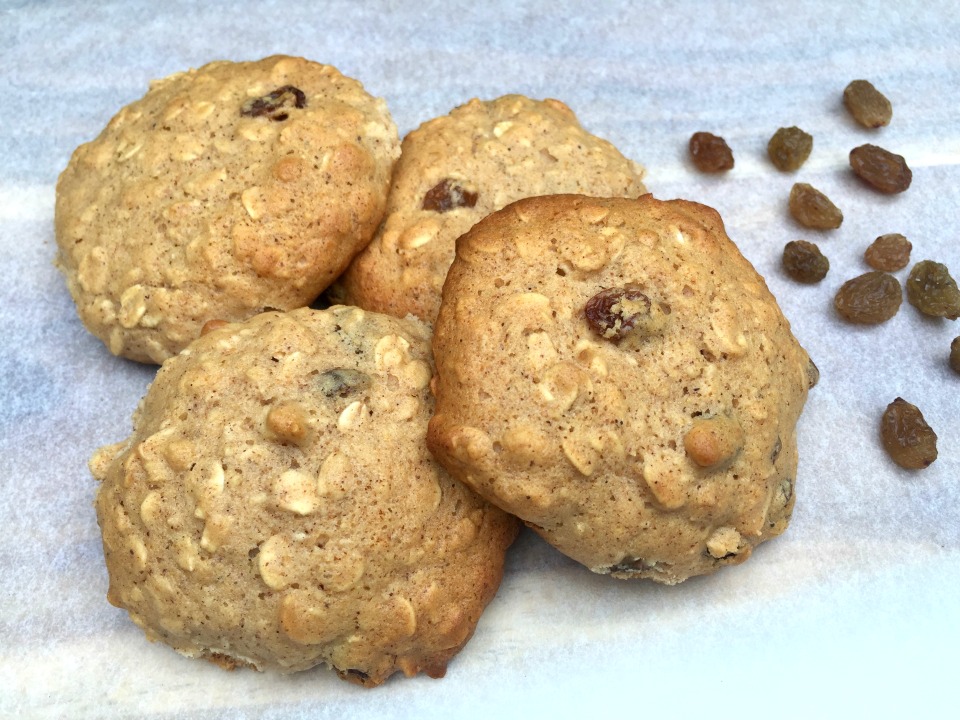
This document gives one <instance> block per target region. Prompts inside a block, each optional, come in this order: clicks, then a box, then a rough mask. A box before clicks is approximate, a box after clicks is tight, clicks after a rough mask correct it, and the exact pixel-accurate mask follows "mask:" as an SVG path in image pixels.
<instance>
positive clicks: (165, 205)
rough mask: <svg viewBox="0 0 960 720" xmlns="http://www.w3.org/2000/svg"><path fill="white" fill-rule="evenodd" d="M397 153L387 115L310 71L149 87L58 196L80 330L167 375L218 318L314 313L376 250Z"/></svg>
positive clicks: (264, 71) (212, 74)
mask: <svg viewBox="0 0 960 720" xmlns="http://www.w3.org/2000/svg"><path fill="white" fill-rule="evenodd" d="M398 154H399V140H398V137H397V131H396V127H395V126H394V124H393V120H392V119H391V118H390V114H389V113H388V112H387V108H386V104H385V103H384V101H383V100H381V99H377V98H374V97H372V96H370V95H369V94H368V93H367V92H366V91H365V90H364V89H363V86H362V85H361V84H360V83H359V82H357V81H356V80H352V79H350V78H347V77H344V76H343V75H341V74H340V73H339V72H338V71H337V70H336V69H335V68H333V67H330V66H328V65H320V64H318V63H315V62H311V61H309V60H304V59H302V58H293V57H285V56H274V57H269V58H266V59H264V60H260V61H258V62H243V63H231V62H216V63H211V64H209V65H206V66H204V67H202V68H200V69H198V70H191V71H189V72H186V73H180V74H177V75H172V76H171V77H168V78H166V79H164V80H160V81H157V82H155V83H153V84H152V85H151V87H150V90H149V92H148V93H147V94H146V95H145V96H144V97H143V98H142V99H140V100H138V101H136V102H134V103H132V104H130V105H128V106H127V107H125V108H123V109H122V110H121V111H120V112H119V113H118V114H117V115H116V116H115V117H114V118H113V119H112V120H111V121H110V123H109V124H108V125H107V127H106V129H104V131H103V132H102V133H101V134H100V136H99V137H97V138H96V139H95V140H93V141H92V142H89V143H86V144H84V145H81V146H80V147H79V148H78V149H77V150H76V152H75V153H74V154H73V157H72V158H71V160H70V163H69V164H68V165H67V168H66V169H65V170H64V172H63V173H62V175H61V176H60V180H59V182H58V184H57V203H56V237H57V243H58V245H59V253H58V255H57V260H56V263H57V266H58V267H59V268H60V270H61V271H62V272H63V273H64V275H65V276H66V280H67V285H68V287H69V289H70V293H71V294H72V295H73V298H74V300H75V302H76V304H77V309H78V312H79V314H80V318H81V320H82V321H83V323H84V325H86V326H87V328H88V329H89V330H90V331H91V332H92V333H94V334H95V335H96V336H97V337H99V338H100V339H101V340H103V341H104V343H106V344H107V346H108V347H109V348H110V351H111V352H113V353H114V354H117V355H123V356H124V357H128V358H131V359H133V360H139V361H142V362H155V363H160V362H162V361H163V360H165V359H166V358H168V357H170V356H171V355H173V354H175V353H177V352H179V351H180V350H181V349H182V348H183V347H185V346H186V345H187V344H188V343H189V342H190V341H191V340H193V339H194V338H196V337H197V335H198V334H199V332H200V328H201V327H202V326H203V324H204V323H205V322H206V321H207V320H210V319H213V318H221V319H226V320H243V319H246V318H248V317H250V316H251V315H254V314H256V313H258V312H261V311H262V310H264V309H269V308H273V309H279V310H289V309H293V308H296V307H302V306H304V305H307V304H309V303H310V302H311V301H312V300H313V299H314V298H315V297H316V296H317V295H319V294H320V292H322V291H323V290H324V288H326V287H327V285H329V284H330V283H331V282H332V281H333V280H334V278H336V277H337V275H339V274H340V273H341V272H342V271H343V269H344V268H345V267H346V266H347V264H348V263H349V262H350V260H351V259H352V258H353V256H354V255H355V254H356V253H357V252H359V251H360V250H361V249H362V248H363V247H364V246H365V245H366V244H367V243H368V242H369V241H370V238H371V237H372V235H373V232H374V230H375V229H376V226H377V224H378V223H379V222H380V219H381V217H382V215H383V210H384V206H385V202H386V194H387V191H388V188H389V182H390V173H391V171H392V167H393V164H394V162H395V160H396V158H397V156H398Z"/></svg>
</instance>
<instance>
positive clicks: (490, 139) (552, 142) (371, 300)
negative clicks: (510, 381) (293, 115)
mask: <svg viewBox="0 0 960 720" xmlns="http://www.w3.org/2000/svg"><path fill="white" fill-rule="evenodd" d="M401 149H402V152H401V155H400V160H399V162H398V163H397V169H396V172H395V173H394V177H393V184H392V187H391V190H390V196H389V198H388V201H387V214H386V218H385V220H384V223H383V225H382V226H381V227H380V229H379V230H378V231H377V234H376V236H375V238H374V240H373V242H371V243H370V245H369V246H368V247H367V248H366V250H365V251H364V252H363V253H361V254H360V255H358V256H357V258H356V259H355V260H354V261H353V263H352V264H351V265H350V268H349V269H348V270H347V272H346V274H345V275H344V276H343V277H342V278H341V279H340V281H339V282H338V289H337V293H336V298H337V300H338V301H342V302H345V303H348V304H354V305H358V306H360V307H363V308H367V309H369V310H376V311H379V312H385V313H389V314H391V315H396V316H397V317H404V316H406V315H407V314H408V313H411V314H413V315H416V316H417V317H420V318H422V319H423V320H426V321H427V322H432V321H433V320H434V318H435V317H436V315H437V309H438V308H439V306H440V289H441V288H442V287H443V280H444V278H445V277H446V275H447V269H448V268H449V267H450V263H451V262H453V255H454V242H455V241H456V239H457V237H459V236H460V235H461V234H463V233H464V232H466V231H467V230H469V229H470V228H471V227H472V226H473V224H474V223H476V222H477V221H478V220H480V219H481V218H483V217H485V216H486V215H488V214H490V213H491V212H493V211H494V210H499V209H500V208H502V207H503V206H504V205H507V204H508V203H511V202H513V201H514V200H519V199H520V198H525V197H531V196H534V195H548V194H552V193H564V192H567V193H579V194H582V195H594V196H598V197H607V196H614V197H636V196H638V195H640V194H642V193H644V192H646V190H645V189H644V186H643V183H642V182H641V181H642V179H643V174H644V171H643V168H642V167H640V166H639V165H637V164H636V163H634V162H631V161H630V160H628V159H627V158H625V157H624V156H623V155H621V154H620V152H619V151H618V150H617V149H616V148H615V147H614V146H613V145H611V144H610V143H609V142H607V141H606V140H602V139H600V138H598V137H596V136H594V135H591V134H590V133H588V132H587V131H586V130H584V129H583V128H582V127H581V126H580V123H579V122H578V121H577V118H576V116H575V115H574V114H573V111H572V110H570V108H568V107H567V106H566V105H564V104H563V103H562V102H560V101H559V100H543V101H537V100H531V99H529V98H526V97H523V96H521V95H506V96H504V97H501V98H498V99H496V100H491V101H486V102H482V101H480V100H476V99H474V100H471V101H470V102H468V103H466V104H465V105H462V106H460V107H458V108H456V109H454V110H453V111H452V112H451V113H450V114H449V115H444V116H443V117H439V118H435V119H433V120H430V121H429V122H426V123H424V124H423V125H421V126H420V127H419V128H418V129H416V130H414V131H413V132H411V133H410V134H408V135H407V136H406V137H405V138H404V140H403V144H402V146H401Z"/></svg>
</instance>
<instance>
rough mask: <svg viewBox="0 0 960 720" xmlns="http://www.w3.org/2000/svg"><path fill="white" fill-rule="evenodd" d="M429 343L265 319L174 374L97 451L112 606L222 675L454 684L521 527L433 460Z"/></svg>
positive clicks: (205, 343) (358, 326) (195, 348)
mask: <svg viewBox="0 0 960 720" xmlns="http://www.w3.org/2000/svg"><path fill="white" fill-rule="evenodd" d="M432 372H433V366H432V360H431V355H430V346H429V330H428V328H427V326H425V325H423V324H421V323H419V322H418V321H414V320H400V319H397V318H392V317H387V316H381V315H377V314H374V313H368V312H364V311H363V310H360V309H358V308H349V307H334V308H331V309H329V310H323V311H318V310H311V309H306V308H304V309H300V310H295V311H292V312H290V313H276V312H269V313H263V314H260V315H258V316H256V317H255V318H252V319H251V320H249V321H247V322H245V323H233V324H225V325H223V326H222V327H220V328H219V329H217V330H214V331H212V332H209V333H207V334H205V335H204V336H203V337H201V338H200V339H199V340H197V341H196V342H194V343H193V344H192V345H191V346H190V347H189V348H187V349H186V350H184V351H183V352H182V353H181V354H179V355H178V356H176V357H174V358H171V359H170V360H168V361H167V362H166V363H164V365H163V367H161V369H160V371H159V372H158V374H157V377H156V380H155V381H154V383H153V384H152V385H151V387H150V389H149V391H148V392H147V395H146V396H145V398H144V399H143V401H142V402H141V404H140V406H139V408H138V409H137V411H136V413H135V415H134V427H133V434H132V435H131V437H130V438H129V439H127V440H126V441H125V442H122V443H118V444H116V445H110V446H106V447H104V448H101V449H100V450H99V451H98V452H97V453H96V454H95V455H94V457H93V458H92V460H91V462H90V467H91V470H92V472H93V473H94V475H95V476H96V477H97V478H98V479H99V480H101V485H100V488H99V491H98V494H97V499H96V510H97V517H98V520H99V523H100V527H101V530H102V533H103V548H104V555H105V559H106V564H107V569H108V571H109V577H110V587H109V592H108V599H109V600H110V602H111V603H113V604H114V605H116V606H118V607H121V608H124V609H126V610H127V612H128V613H129V614H130V617H131V619H132V620H133V621H134V622H135V623H136V624H137V625H139V626H140V627H141V628H142V629H143V630H144V631H145V632H146V634H147V637H148V638H150V639H152V640H160V641H162V642H165V643H167V644H169V645H171V646H172V647H173V648H175V649H176V650H178V651H179V652H181V653H183V654H185V655H188V656H192V657H203V658H206V659H209V660H211V661H214V662H216V663H218V664H220V665H224V666H226V667H234V666H238V665H242V666H252V667H255V668H257V669H260V670H277V671H280V672H292V671H296V670H304V669H306V668H310V667H312V666H314V665H318V664H326V665H329V666H331V667H333V668H334V669H335V670H336V671H337V672H338V674H339V675H340V676H341V677H342V678H344V679H345V680H349V681H351V682H355V683H358V684H361V685H365V686H373V685H378V684H380V683H381V682H383V681H384V680H385V679H386V678H387V677H389V676H390V675H391V674H393V673H394V672H397V671H402V672H403V673H405V674H406V675H414V674H416V673H417V672H419V671H422V672H425V673H426V674H428V675H430V676H432V677H439V676H442V675H443V674H444V672H445V670H446V666H447V663H448V661H449V660H450V659H451V658H452V657H453V656H454V655H455V654H456V653H457V652H458V651H459V650H460V649H461V648H462V647H463V646H464V644H465V643H466V642H467V640H468V639H469V638H470V637H471V635H472V634H473V631H474V629H475V627H476V624H477V621H478V619H479V618H480V614H481V612H482V611H483V609H484V607H485V606H486V605H487V604H488V603H489V602H490V600H491V599H492V598H493V595H494V593H495V592H496V590H497V588H498V586H499V583H500V579H501V577H502V573H503V562H504V556H505V552H506V549H507V547H508V546H509V544H510V543H511V542H512V540H513V538H514V536H515V534H516V529H517V522H516V519H515V518H513V517H510V516H508V515H507V514H505V513H503V512H502V511H500V510H499V509H497V508H496V507H494V506H492V505H490V504H489V503H487V502H486V501H484V500H482V499H481V498H480V497H479V496H477V495H476V494H475V493H474V492H473V491H471V490H469V489H468V488H467V487H466V486H464V485H462V484H461V483H459V482H458V481H456V480H454V479H453V478H451V477H450V476H449V475H448V474H447V473H446V472H445V471H444V470H443V468H442V467H441V466H440V465H439V464H438V463H436V462H435V461H434V460H433V458H432V457H431V456H430V454H429V452H428V451H427V449H426V445H425V442H424V435H425V433H426V424H427V420H428V418H429V417H430V413H431V411H432V404H433V398H432V396H431V394H430V390H429V382H430V378H431V375H432Z"/></svg>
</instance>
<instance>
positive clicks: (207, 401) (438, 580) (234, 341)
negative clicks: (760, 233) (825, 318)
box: [56, 56, 815, 686]
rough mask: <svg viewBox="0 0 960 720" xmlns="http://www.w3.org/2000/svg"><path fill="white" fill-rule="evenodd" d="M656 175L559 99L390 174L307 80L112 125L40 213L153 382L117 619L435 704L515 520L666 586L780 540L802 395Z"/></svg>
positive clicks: (474, 105)
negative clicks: (415, 693) (651, 189)
mask: <svg viewBox="0 0 960 720" xmlns="http://www.w3.org/2000/svg"><path fill="white" fill-rule="evenodd" d="M398 154H399V160H398V161H397V158H398ZM395 161H397V162H396V166H395V167H394V163H395ZM642 178H643V170H642V168H640V167H639V166H638V165H636V164H635V163H632V162H631V161H629V160H628V159H626V158H625V157H623V156H622V155H621V154H620V153H619V152H618V151H617V150H616V149H615V148H614V147H613V146H612V145H610V144H609V143H607V142H606V141H603V140H601V139H599V138H596V137H594V136H592V135H590V134H589V133H587V132H586V131H585V130H583V128H582V127H580V125H579V123H578V122H577V120H576V117H575V116H574V115H573V113H572V112H571V111H570V109H569V108H567V107H566V106H565V105H563V103H560V102H558V101H555V100H546V101H533V100H530V99H528V98H524V97H520V96H505V97H502V98H499V99H497V100H493V101H488V102H481V101H479V100H473V101H471V102H469V103H467V104H466V105H464V106H461V107H459V108H456V109H455V110H454V111H453V112H451V113H450V114H449V115H447V116H444V117H441V118H437V119H435V120H432V121H429V122H427V123H424V124H423V125H422V126H421V127H420V128H418V129H417V130H415V131H413V132H411V133H410V134H409V135H408V136H407V137H406V138H405V139H404V141H403V144H402V146H400V145H399V143H398V140H397V135H396V129H395V127H394V125H393V122H392V120H391V119H390V116H389V113H388V112H387V110H386V107H385V105H384V103H383V101H382V100H378V99H375V98H372V97H371V96H369V95H367V94H366V92H365V91H364V90H363V88H362V86H360V84H359V83H357V82H356V81H354V80H351V79H349V78H345V77H344V76H342V75H340V74H339V73H338V72H337V71H336V70H334V69H333V68H331V67H329V66H323V65H318V64H316V63H312V62H310V61H307V60H303V59H299V58H289V57H282V56H278V57H272V58H267V59H265V60H262V61H259V62H254V63H214V64H212V65H208V66H206V67H203V68H200V69H199V70H196V71H191V72H189V73H184V74H181V75H177V76H173V77H172V78H168V79H167V80H164V81H161V82H159V83H157V84H155V85H154V86H153V87H152V88H151V90H150V92H149V93H148V94H147V95H146V96H145V97H144V98H143V99H142V100H141V101H139V102H137V103H134V104H133V105H130V106H128V107H127V108H124V109H123V110H122V111H121V112H120V113H119V114H118V115H117V117H115V118H114V119H113V120H112V121H111V123H110V125H109V126H108V127H107V128H106V130H104V132H103V134H102V135H101V136H100V137H99V138H97V139H96V140H95V141H93V142H92V143H90V144H88V145H85V146H82V147H81V148H79V149H78V150H77V152H76V153H75V155H74V157H73V159H72V160H71V162H70V165H69V166H68V167H67V169H66V170H65V171H64V173H63V175H62V176H61V179H60V182H59V184H58V198H57V207H56V230H57V240H58V245H59V249H60V251H59V255H58V261H57V262H58V265H59V267H60V268H61V270H63V272H64V274H65V275H66V277H67V283H68V286H69V288H70V290H71V293H72V294H73V296H74V298H75V300H76V302H77V306H78V309H79V313H80V316H81V319H82V320H83V321H84V323H85V324H86V325H87V327H88V328H89V329H90V330H91V331H92V332H93V333H94V334H96V335H97V336H98V337H100V338H101V339H102V340H103V341H104V342H105V343H106V344H107V346H108V347H109V348H110V350H111V351H112V352H114V353H116V354H119V355H123V356H125V357H128V358H131V359H134V360H140V361H145V362H157V363H161V362H162V367H161V368H160V370H159V372H158V374H157V377H156V380H155V381H154V383H153V384H152V386H151V387H150V389H149V391H148V393H147V395H146V397H145V398H144V400H143V401H142V403H141V405H140V406H139V407H138V409H137V411H136V413H135V414H134V428H133V434H132V435H131V437H130V438H129V439H127V440H126V441H125V442H122V443H118V444H116V445H110V446H106V447H104V448H101V449H100V450H99V451H98V452H97V453H96V455H95V456H94V458H93V459H92V460H91V470H92V471H93V473H94V475H95V476H96V477H97V478H98V479H99V480H100V481H101V485H100V489H99V492H98V495H97V501H96V508H97V515H98V520H99V523H100V526H101V529H102V532H103V545H104V555H105V558H106V562H107V568H108V571H109V575H110V589H109V592H108V599H109V600H110V601H111V602H112V603H114V604H115V605H117V606H118V607H121V608H124V609H126V610H127V611H128V612H129V614H130V616H131V618H132V619H133V620H134V622H136V623H137V624H138V625H139V626H141V627H142V628H143V629H144V631H145V632H146V634H147V635H148V637H150V638H151V639H159V640H162V641H164V642H166V643H168V644H169V645H171V646H172V647H174V648H175V649H177V650H178V651H180V652H182V653H184V654H186V655H189V656H194V657H204V658H207V659H209V660H212V661H214V662H217V663H219V664H221V665H224V666H226V667H235V666H237V665H245V666H251V667H255V668H257V669H268V668H270V669H276V670H279V671H284V672H288V671H295V670H302V669H305V668H308V667H312V666H314V665H317V664H327V665H329V666H331V667H333V668H334V669H336V670H337V672H338V673H339V674H340V676H341V677H343V678H344V679H346V680H349V681H352V682H355V683H359V684H362V685H366V686H373V685H377V684H379V683H381V682H383V681H384V680H385V679H386V678H387V677H389V676H390V675H391V674H392V673H394V672H396V671H402V672H404V673H405V674H407V675H414V674H416V673H417V672H420V671H423V672H426V673H427V674H429V675H431V676H434V677H438V676H442V675H443V673H444V672H445V669H446V665H447V663H448V661H449V660H450V658H452V657H453V656H454V655H455V654H456V653H457V652H458V651H459V650H460V649H461V648H462V647H463V646H464V644H465V643H466V642H467V640H468V639H469V637H470V636H471V634H472V633H473V631H474V629H475V627H476V625H477V622H478V620H479V617H480V614H481V613H482V611H483V609H484V608H485V607H486V605H487V604H488V603H489V602H490V600H491V599H492V597H493V596H494V594H495V592H496V590H497V587H498V586H499V583H500V580H501V577H502V573H503V565H504V557H505V553H506V551H507V548H508V546H509V545H510V543H511V542H512V540H513V538H514V536H515V534H516V531H517V527H518V520H517V519H518V518H519V519H520V520H522V521H523V522H525V523H526V524H527V525H529V526H530V527H532V528H533V529H534V530H536V531H537V532H538V533H540V534H541V535H542V536H543V537H544V538H545V539H546V540H547V541H549V542H550V543H551V544H553V545H554V546H556V547H557V548H558V549H559V550H561V551H562V552H564V553H566V554H567V555H569V556H570V557H572V558H574V559H576V560H578V561H579V562H581V563H583V564H584V565H586V566H587V567H589V568H590V569H592V570H594V571H595V572H599V573H607V574H612V575H613V576H615V577H620V578H627V577H646V578H651V579H654V580H657V581H660V582H667V583H676V582H679V581H682V580H683V579H685V578H687V577H689V576H691V575H696V574H702V573H707V572H711V571H713V570H715V569H716V568H718V567H720V566H722V565H725V564H730V563H736V562H741V561H742V560H744V559H745V558H746V557H747V556H748V555H749V554H750V551H751V549H752V548H753V547H755V546H756V544H758V543H759V542H762V541H763V540H765V539H767V538H769V537H773V536H775V535H777V534H779V533H780V532H782V531H783V530H784V529H785V528H786V525H787V522H788V520H789V516H790V512H791V509H792V506H793V483H794V478H795V471H796V465H797V450H796V433H795V425H796V421H797V417H798V416H799V413H800V410H801V408H802V406H803V402H804V399H805V397H806V392H807V388H808V387H809V386H810V385H811V384H812V382H814V374H815V369H814V368H813V366H812V364H811V363H810V362H809V358H807V356H806V353H805V352H804V351H803V349H802V348H800V346H799V345H798V344H797V342H796V340H795V339H794V338H793V336H792V335H791V334H790V330H789V326H788V324H787V322H786V320H785V319H784V318H783V316H782V314H781V313H780V311H779V309H778V308H777V306H776V302H775V301H774V299H773V297H772V296H771V295H770V293H769V291H768V290H767V288H766V286H765V284H764V283H763V280H762V279H761V278H760V277H759V275H757V274H756V272H755V271H754V270H753V268H752V267H751V266H750V265H749V263H748V262H747V261H746V260H745V259H744V258H743V257H742V256H741V255H740V253H739V252H738V251H737V249H736V247H735V246H734V245H733V243H732V242H730V240H729V239H728V238H727V237H726V235H725V233H724V230H723V226H722V224H721V222H720V220H719V218H718V217H717V216H716V213H714V212H713V211H711V210H709V209H708V208H705V207H703V206H699V205H696V204H694V203H686V202H681V201H675V202H671V203H664V202H659V201H657V200H654V199H653V198H652V197H650V196H649V195H646V194H644V193H645V192H646V190H645V188H644V187H643V184H642ZM351 260H352V263H351ZM338 278H339V279H338ZM334 281H336V282H334ZM331 283H333V285H331ZM327 288H329V289H328V295H329V297H332V298H334V299H335V300H336V301H337V304H334V306H333V307H329V308H328V309H325V310H314V309H310V308H308V307H305V306H306V305H308V304H309V303H310V302H312V301H313V300H314V299H315V298H316V297H317V296H318V295H319V294H320V293H321V292H323V291H324V290H325V289H327ZM434 320H435V321H436V325H435V328H433V329H432V328H431V326H430V325H429V324H426V323H432V322H434ZM434 358H436V365H434ZM435 404H436V405H435ZM428 427H429V431H428Z"/></svg>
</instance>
